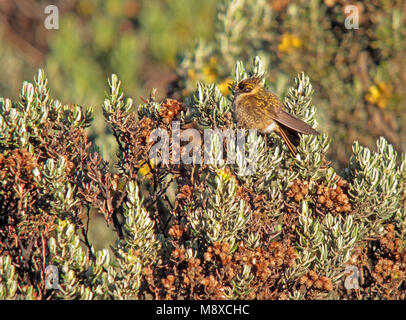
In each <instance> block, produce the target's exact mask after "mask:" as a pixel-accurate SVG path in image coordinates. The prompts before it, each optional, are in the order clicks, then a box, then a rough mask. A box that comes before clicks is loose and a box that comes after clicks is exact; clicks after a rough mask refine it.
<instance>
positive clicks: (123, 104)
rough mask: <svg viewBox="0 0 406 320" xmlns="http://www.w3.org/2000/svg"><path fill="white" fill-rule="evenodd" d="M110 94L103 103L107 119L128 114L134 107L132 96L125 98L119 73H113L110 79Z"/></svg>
mask: <svg viewBox="0 0 406 320" xmlns="http://www.w3.org/2000/svg"><path fill="white" fill-rule="evenodd" d="M108 82H109V87H110V95H109V97H108V99H105V100H104V103H103V114H104V117H105V118H106V120H108V121H111V118H112V117H117V116H121V117H122V116H124V115H128V114H129V113H130V112H131V110H132V108H133V100H132V99H131V98H128V99H125V100H124V93H123V90H122V89H121V81H120V80H118V77H117V75H115V74H112V75H111V77H110V79H109V80H108Z"/></svg>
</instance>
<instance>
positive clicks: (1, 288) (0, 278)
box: [0, 256, 35, 300]
mask: <svg viewBox="0 0 406 320" xmlns="http://www.w3.org/2000/svg"><path fill="white" fill-rule="evenodd" d="M17 289H18V282H17V276H16V274H15V268H14V266H13V264H12V261H11V258H10V257H9V256H0V300H17V299H18V300H20V299H26V300H32V299H35V291H34V288H33V287H32V286H29V287H28V288H26V289H25V293H17Z"/></svg>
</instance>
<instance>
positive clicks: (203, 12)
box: [0, 0, 406, 170]
mask: <svg viewBox="0 0 406 320" xmlns="http://www.w3.org/2000/svg"><path fill="white" fill-rule="evenodd" d="M50 4H52V5H56V6H57V7H58V9H59V30H47V29H46V28H45V27H44V21H45V19H46V17H47V15H46V14H45V13H44V9H45V7H46V6H47V5H50ZM349 5H351V6H353V7H352V8H356V10H357V12H358V18H359V21H358V23H359V28H358V29H348V28H346V27H345V21H346V19H348V18H349V13H348V11H347V9H348V6H349ZM0 43H1V46H0V65H1V72H0V96H3V97H9V98H12V99H13V100H16V99H18V96H19V91H20V88H21V85H22V81H24V80H27V81H32V78H33V76H34V75H35V74H36V72H37V69H38V68H44V69H45V71H46V75H47V77H48V79H49V87H50V89H51V95H52V96H53V97H54V98H55V99H58V100H60V101H61V102H62V103H64V104H70V103H75V104H79V105H85V106H86V105H90V106H92V107H93V108H94V110H95V121H94V123H93V125H92V127H91V128H89V134H90V135H91V137H92V140H93V141H94V143H95V144H96V145H97V147H98V148H99V149H100V151H101V152H102V155H103V157H104V158H105V159H106V160H108V161H112V160H114V153H115V151H114V150H115V148H114V146H115V142H114V139H113V137H112V136H111V134H110V133H109V131H108V128H106V127H105V123H104V120H103V116H102V108H101V105H102V103H103V100H104V97H105V91H106V90H107V78H108V77H109V76H110V75H111V74H112V73H116V74H117V75H118V76H119V78H120V80H121V81H122V86H123V88H124V92H125V94H126V95H128V96H131V97H132V98H133V99H134V102H135V105H138V104H139V103H142V99H141V98H140V97H145V98H146V97H148V95H149V93H150V91H151V90H152V88H157V89H158V90H157V95H156V98H157V100H161V99H163V98H165V97H166V96H173V97H176V98H179V99H180V100H184V98H185V96H187V95H190V94H192V93H193V90H194V89H195V86H196V83H197V81H205V82H216V83H217V84H218V85H219V87H220V89H221V90H222V92H223V93H224V94H225V95H227V94H229V92H228V90H227V84H228V82H229V81H230V80H231V78H232V74H233V68H234V65H235V63H236V61H237V60H242V61H243V62H244V63H245V65H246V66H249V65H250V63H251V61H252V58H253V57H254V56H256V55H259V56H260V57H261V59H262V60H263V61H264V64H265V69H266V70H269V71H268V73H267V78H266V79H267V82H268V86H269V87H270V88H271V89H273V90H274V91H275V92H276V93H278V94H279V95H281V96H282V97H283V95H284V94H286V91H287V88H288V87H290V86H292V85H293V79H294V77H295V76H296V75H297V74H298V73H300V72H302V71H304V72H305V73H306V74H307V75H309V76H310V79H311V82H312V85H313V88H314V91H315V93H314V99H313V103H314V104H315V105H316V106H317V108H318V122H319V126H318V127H319V129H320V130H321V131H323V132H327V133H328V134H329V136H330V138H331V139H332V143H331V146H330V151H329V154H328V159H329V160H330V161H332V165H333V166H334V167H335V168H336V169H338V170H339V169H343V168H345V167H346V166H347V165H348V162H349V157H350V155H351V145H352V143H353V142H354V140H358V141H359V142H360V143H361V144H363V145H365V146H368V147H370V148H374V147H375V142H376V140H377V138H379V136H384V137H385V138H386V139H387V140H388V141H389V142H390V143H391V144H393V146H394V147H395V149H396V150H397V151H405V149H406V130H405V123H406V113H405V104H406V73H405V72H404V66H405V63H406V1H404V0H371V1H367V2H365V1H349V0H273V1H272V0H219V1H214V0H193V1H192V0H105V1H101V0H60V1H56V0H55V1H34V0H18V1H13V0H0Z"/></svg>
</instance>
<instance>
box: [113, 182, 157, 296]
mask: <svg viewBox="0 0 406 320" xmlns="http://www.w3.org/2000/svg"><path fill="white" fill-rule="evenodd" d="M127 192H128V194H127V195H128V196H127V202H126V203H125V205H124V218H125V223H124V229H123V232H124V239H123V240H118V241H117V243H116V244H115V246H114V247H112V250H113V251H114V254H115V256H116V258H117V261H116V263H117V264H116V267H115V268H110V269H109V270H108V273H109V274H108V281H109V291H110V294H111V296H112V298H114V299H135V298H137V295H138V291H139V288H140V285H141V277H142V269H143V267H145V266H146V265H151V264H153V263H156V262H157V257H158V253H159V250H160V247H161V244H160V242H159V241H158V240H157V238H156V236H155V223H154V222H153V221H152V220H151V219H150V217H149V213H148V212H147V211H146V210H145V208H144V207H143V203H142V199H141V198H140V195H139V187H138V185H137V183H136V182H135V181H130V182H129V183H128V185H127Z"/></svg>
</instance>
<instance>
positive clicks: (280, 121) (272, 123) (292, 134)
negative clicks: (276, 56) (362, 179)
mask: <svg viewBox="0 0 406 320" xmlns="http://www.w3.org/2000/svg"><path fill="white" fill-rule="evenodd" d="M232 89H233V91H234V100H233V111H234V114H235V117H236V118H237V122H238V125H239V126H240V127H242V128H246V129H257V130H259V131H260V132H262V133H270V132H272V131H274V132H276V133H277V134H279V135H280V136H281V137H282V139H283V140H284V141H285V143H286V144H287V146H288V148H289V151H290V153H291V154H292V156H293V157H295V156H296V154H297V150H296V148H297V146H298V145H299V142H300V137H299V133H303V134H313V135H318V134H319V132H317V131H316V130H315V129H313V128H312V127H311V126H310V125H308V124H307V123H306V122H304V121H303V120H300V119H298V118H296V117H295V116H293V115H291V114H289V113H287V112H286V111H285V110H284V106H283V104H282V102H281V100H280V99H279V98H278V97H277V96H276V95H275V94H273V93H272V92H270V91H267V90H266V89H265V88H264V85H263V78H262V77H259V76H254V77H251V78H247V79H244V80H241V81H240V82H239V83H237V84H236V85H234V86H233V88H232Z"/></svg>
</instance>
